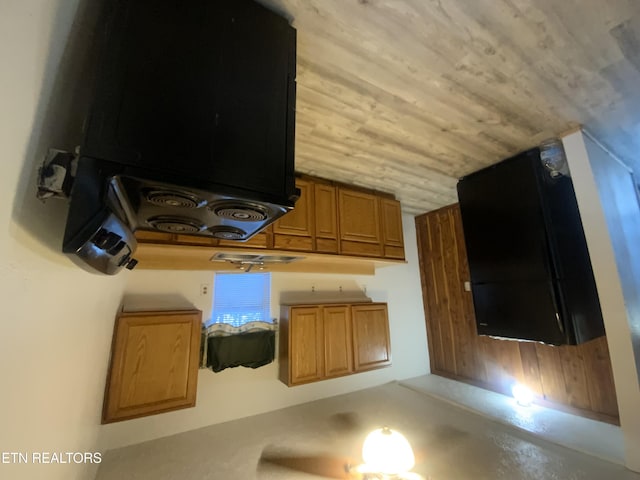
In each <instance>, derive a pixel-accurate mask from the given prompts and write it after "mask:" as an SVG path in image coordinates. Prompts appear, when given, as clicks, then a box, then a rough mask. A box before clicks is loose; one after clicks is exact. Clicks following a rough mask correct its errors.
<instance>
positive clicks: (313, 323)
mask: <svg viewBox="0 0 640 480" xmlns="http://www.w3.org/2000/svg"><path fill="white" fill-rule="evenodd" d="M279 363H280V380H281V381H282V382H284V383H286V384H287V385H289V386H294V385H300V384H304V383H310V382H316V381H319V380H326V379H329V378H333V377H339V376H343V375H350V374H353V373H357V372H362V371H366V370H372V369H374V368H380V367H385V366H388V365H390V364H391V351H390V346H389V322H388V317H387V307H386V304H383V303H380V304H378V303H372V304H358V305H296V306H283V307H282V315H281V322H280V353H279Z"/></svg>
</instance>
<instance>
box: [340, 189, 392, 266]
mask: <svg viewBox="0 0 640 480" xmlns="http://www.w3.org/2000/svg"><path fill="white" fill-rule="evenodd" d="M338 217H339V220H340V252H341V253H342V254H345V255H363V256H370V257H381V256H382V242H381V236H380V215H379V211H378V197H377V196H376V195H373V194H371V193H365V192H360V191H356V190H349V189H346V188H338Z"/></svg>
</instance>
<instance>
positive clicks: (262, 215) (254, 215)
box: [211, 203, 269, 222]
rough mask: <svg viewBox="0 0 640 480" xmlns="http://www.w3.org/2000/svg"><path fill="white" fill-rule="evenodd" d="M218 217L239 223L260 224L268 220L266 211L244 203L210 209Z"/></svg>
mask: <svg viewBox="0 0 640 480" xmlns="http://www.w3.org/2000/svg"><path fill="white" fill-rule="evenodd" d="M211 210H212V211H213V213H215V214H216V215H217V216H218V217H221V218H226V219H229V220H236V221H240V222H262V221H264V220H266V219H267V218H269V213H268V211H267V209H265V208H264V207H261V206H260V205H252V204H246V203H223V204H217V205H213V206H212V207H211Z"/></svg>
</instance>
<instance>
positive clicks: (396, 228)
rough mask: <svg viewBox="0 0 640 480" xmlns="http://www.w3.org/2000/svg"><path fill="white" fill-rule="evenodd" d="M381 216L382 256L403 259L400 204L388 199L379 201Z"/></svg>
mask: <svg viewBox="0 0 640 480" xmlns="http://www.w3.org/2000/svg"><path fill="white" fill-rule="evenodd" d="M380 211H381V214H382V243H383V245H384V256H385V257H389V258H404V238H403V235H402V211H401V208H400V202H398V201H397V200H392V199H389V198H381V199H380Z"/></svg>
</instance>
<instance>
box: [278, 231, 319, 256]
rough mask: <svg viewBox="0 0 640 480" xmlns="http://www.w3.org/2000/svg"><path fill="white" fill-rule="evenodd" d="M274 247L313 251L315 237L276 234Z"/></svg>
mask: <svg viewBox="0 0 640 480" xmlns="http://www.w3.org/2000/svg"><path fill="white" fill-rule="evenodd" d="M273 247H274V248H275V249H277V250H299V251H303V252H311V251H312V250H313V239H312V238H311V237H299V236H296V235H279V234H276V235H274V239H273Z"/></svg>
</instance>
